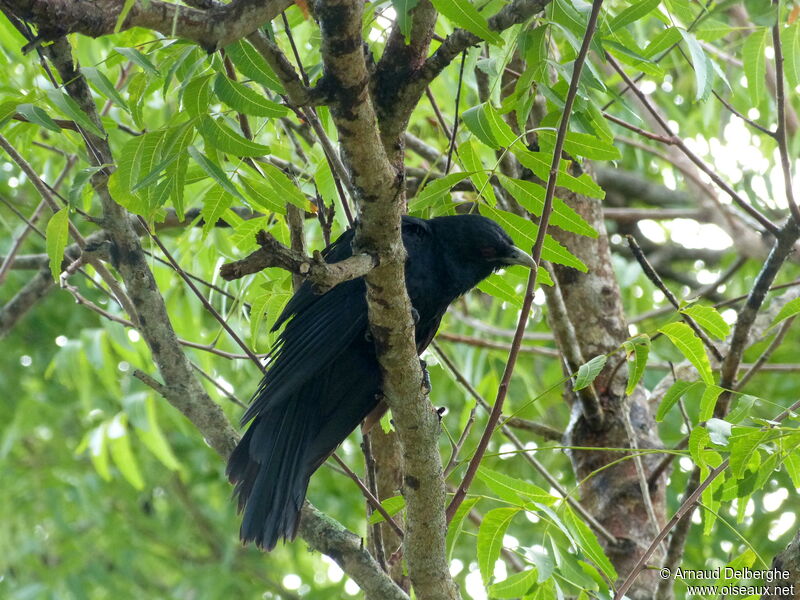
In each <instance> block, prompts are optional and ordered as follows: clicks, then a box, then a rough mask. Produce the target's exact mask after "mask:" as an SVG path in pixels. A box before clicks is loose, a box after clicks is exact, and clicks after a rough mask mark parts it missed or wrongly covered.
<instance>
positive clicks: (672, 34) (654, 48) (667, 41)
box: [642, 27, 683, 58]
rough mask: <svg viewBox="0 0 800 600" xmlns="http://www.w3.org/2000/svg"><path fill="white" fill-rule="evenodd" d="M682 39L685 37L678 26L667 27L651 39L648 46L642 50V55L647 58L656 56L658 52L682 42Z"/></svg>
mask: <svg viewBox="0 0 800 600" xmlns="http://www.w3.org/2000/svg"><path fill="white" fill-rule="evenodd" d="M681 39H683V36H682V35H681V32H680V30H679V29H678V28H677V27H667V28H666V29H665V30H664V31H662V32H661V33H659V34H658V35H657V36H656V37H654V38H653V39H652V40H651V41H650V43H649V44H648V45H647V47H646V48H645V49H644V50H643V51H642V56H643V57H645V58H654V57H655V56H656V55H657V54H661V53H662V52H666V51H667V50H669V49H670V48H672V46H674V45H675V44H677V43H678V42H680V41H681Z"/></svg>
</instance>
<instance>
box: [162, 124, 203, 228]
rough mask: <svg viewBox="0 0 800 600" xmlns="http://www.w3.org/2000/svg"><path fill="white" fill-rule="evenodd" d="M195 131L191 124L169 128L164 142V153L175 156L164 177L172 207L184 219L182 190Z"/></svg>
mask: <svg viewBox="0 0 800 600" xmlns="http://www.w3.org/2000/svg"><path fill="white" fill-rule="evenodd" d="M194 132H195V129H194V127H193V126H192V124H191V122H186V123H184V124H182V125H179V126H177V127H173V128H170V129H169V130H168V132H167V136H166V139H165V141H164V153H165V154H167V155H173V154H174V155H175V156H176V158H175V161H174V162H173V163H172V164H171V165H169V166H168V167H167V170H166V176H167V178H168V181H169V182H170V196H171V198H172V205H173V206H174V207H175V212H176V213H177V214H178V217H179V218H181V219H183V217H184V201H183V198H184V188H185V187H186V171H187V169H188V167H189V153H188V152H187V149H188V148H189V146H190V145H191V143H192V142H193V141H194V135H195V134H194Z"/></svg>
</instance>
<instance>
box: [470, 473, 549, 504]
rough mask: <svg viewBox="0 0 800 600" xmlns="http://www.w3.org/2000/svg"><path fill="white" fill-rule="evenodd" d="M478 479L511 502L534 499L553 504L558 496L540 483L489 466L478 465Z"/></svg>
mask: <svg viewBox="0 0 800 600" xmlns="http://www.w3.org/2000/svg"><path fill="white" fill-rule="evenodd" d="M478 479H480V480H481V481H482V482H483V483H485V484H486V486H487V487H488V488H489V489H491V490H492V491H493V492H494V493H495V494H497V495H498V497H500V498H502V499H503V500H505V501H506V502H510V503H511V504H517V505H520V506H522V505H524V504H525V502H528V501H533V502H539V503H541V504H545V505H551V504H553V503H554V502H555V501H556V500H557V498H555V497H554V496H552V495H551V494H550V493H549V492H547V491H545V490H543V489H542V488H540V487H539V486H538V485H534V484H532V483H529V482H527V481H523V480H522V479H517V478H515V477H511V476H509V475H505V474H504V473H500V472H498V471H493V470H492V469H489V468H487V467H483V466H482V467H478Z"/></svg>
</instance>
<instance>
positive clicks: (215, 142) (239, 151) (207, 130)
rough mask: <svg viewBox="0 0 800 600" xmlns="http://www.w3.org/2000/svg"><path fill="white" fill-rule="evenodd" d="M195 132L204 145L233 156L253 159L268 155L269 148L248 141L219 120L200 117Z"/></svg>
mask: <svg viewBox="0 0 800 600" xmlns="http://www.w3.org/2000/svg"><path fill="white" fill-rule="evenodd" d="M197 131H199V132H200V135H202V136H203V139H204V140H205V142H206V144H209V145H211V146H214V148H216V149H217V150H219V151H221V152H225V153H226V154H232V155H233V156H242V157H253V156H264V155H265V154H269V146H265V145H263V144H258V143H256V142H252V141H250V140H248V139H247V138H246V137H244V136H243V135H240V134H238V133H236V132H235V131H234V130H233V129H231V128H230V127H228V126H227V125H225V124H224V123H223V122H222V120H221V119H212V118H211V117H208V116H201V117H199V119H198V121H197Z"/></svg>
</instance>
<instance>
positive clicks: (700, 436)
mask: <svg viewBox="0 0 800 600" xmlns="http://www.w3.org/2000/svg"><path fill="white" fill-rule="evenodd" d="M710 441H711V436H710V435H709V433H708V430H707V429H706V428H705V427H695V428H694V429H692V431H691V433H689V443H688V444H687V447H688V448H689V454H690V455H691V457H692V460H693V461H694V462H695V464H696V465H697V466H698V467H705V466H706V459H705V456H704V455H703V450H705V448H706V446H708V444H709V442H710Z"/></svg>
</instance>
